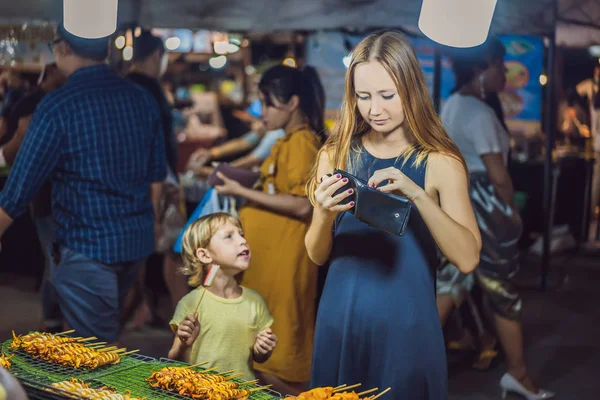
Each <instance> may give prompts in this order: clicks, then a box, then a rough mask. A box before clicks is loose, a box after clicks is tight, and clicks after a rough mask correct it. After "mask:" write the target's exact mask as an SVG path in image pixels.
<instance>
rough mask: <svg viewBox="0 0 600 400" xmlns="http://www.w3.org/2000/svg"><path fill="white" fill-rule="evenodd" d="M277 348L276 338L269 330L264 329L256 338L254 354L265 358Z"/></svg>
mask: <svg viewBox="0 0 600 400" xmlns="http://www.w3.org/2000/svg"><path fill="white" fill-rule="evenodd" d="M276 346H277V336H275V334H274V333H273V331H272V330H271V329H265V330H264V331H262V332H260V333H259V334H258V335H257V336H256V341H255V342H254V354H257V355H261V356H265V355H267V354H270V353H271V352H272V351H273V350H274V349H275V347H276Z"/></svg>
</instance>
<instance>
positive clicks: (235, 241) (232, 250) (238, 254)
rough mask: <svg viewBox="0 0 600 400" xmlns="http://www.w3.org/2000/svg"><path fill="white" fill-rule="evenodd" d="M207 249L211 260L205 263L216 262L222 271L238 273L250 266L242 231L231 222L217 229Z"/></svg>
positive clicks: (246, 243)
mask: <svg viewBox="0 0 600 400" xmlns="http://www.w3.org/2000/svg"><path fill="white" fill-rule="evenodd" d="M207 250H208V251H207V254H208V255H209V256H210V258H211V260H212V261H210V262H207V263H206V264H217V265H219V266H220V267H221V269H222V270H223V271H227V270H230V271H231V272H233V273H239V272H242V271H245V270H247V269H248V267H249V266H250V258H251V253H250V247H249V246H248V242H246V239H245V238H244V232H242V230H241V229H240V228H238V227H237V226H235V225H234V224H232V223H231V222H227V223H226V224H225V225H223V226H222V227H221V228H220V229H219V230H218V231H217V233H216V234H215V235H214V236H213V238H212V239H211V241H210V243H209V245H208V249H207ZM203 262H204V261H203Z"/></svg>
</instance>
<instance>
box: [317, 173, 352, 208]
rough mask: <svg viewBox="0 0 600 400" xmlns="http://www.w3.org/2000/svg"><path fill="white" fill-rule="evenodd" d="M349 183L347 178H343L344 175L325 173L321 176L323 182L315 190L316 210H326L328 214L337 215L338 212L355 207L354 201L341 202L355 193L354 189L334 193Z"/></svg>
mask: <svg viewBox="0 0 600 400" xmlns="http://www.w3.org/2000/svg"><path fill="white" fill-rule="evenodd" d="M347 184H348V179H347V178H342V175H340V174H336V175H331V176H329V175H324V176H323V177H322V178H321V183H320V184H319V186H317V189H316V190H315V201H316V204H315V211H320V212H325V213H327V214H332V215H336V214H338V213H341V212H344V211H348V210H349V209H351V208H352V207H354V204H355V203H354V201H351V202H350V203H348V204H340V202H341V201H342V200H344V199H345V198H347V197H348V196H351V195H352V194H354V190H353V189H349V190H346V191H344V192H342V193H339V194H338V195H336V196H334V195H333V194H334V193H335V192H336V191H337V190H339V189H340V188H342V187H344V186H345V185H347Z"/></svg>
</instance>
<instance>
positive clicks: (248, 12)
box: [0, 0, 600, 47]
mask: <svg viewBox="0 0 600 400" xmlns="http://www.w3.org/2000/svg"><path fill="white" fill-rule="evenodd" d="M558 2H559V6H558V15H559V21H558V26H557V43H558V44H559V45H560V46H569V47H587V46H589V45H591V44H598V43H600V1H597V0H558ZM553 4H554V1H553V0H528V1H524V0H499V1H498V5H497V7H496V13H495V16H494V21H493V24H492V33H493V34H532V35H546V34H548V33H550V32H552V30H553V29H554V27H553V21H552V7H553ZM119 7H120V9H119V19H120V23H121V24H127V23H139V24H141V25H143V26H152V27H162V28H191V29H211V30H222V31H238V32H246V31H256V32H269V31H277V30H284V31H288V30H323V29H340V28H346V29H358V30H360V29H372V28H392V27H401V28H403V29H405V30H407V31H411V32H415V33H417V32H418V29H417V21H418V16H419V11H420V8H421V1H420V0H251V1H248V0H204V1H203V0H169V1H165V0H120V5H119ZM61 8H62V1H61V0H19V1H13V2H8V1H5V2H1V3H0V15H1V16H2V17H0V23H24V22H32V21H34V20H37V21H47V22H50V23H54V22H56V21H57V20H59V19H60V17H61Z"/></svg>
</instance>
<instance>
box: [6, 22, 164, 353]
mask: <svg viewBox="0 0 600 400" xmlns="http://www.w3.org/2000/svg"><path fill="white" fill-rule="evenodd" d="M52 50H53V52H54V57H55V59H56V64H57V66H58V68H59V69H60V70H61V72H62V73H63V74H64V75H65V76H68V79H67V81H66V83H65V84H64V85H63V86H62V87H61V88H60V89H58V90H55V91H54V92H52V93H50V94H48V95H47V96H46V97H45V98H44V99H43V100H42V102H41V103H40V105H39V106H38V108H37V110H36V112H35V114H34V116H33V119H32V121H31V123H30V125H29V129H28V131H27V134H26V135H25V139H24V141H23V144H22V146H21V149H20V151H19V154H18V156H17V159H16V160H15V163H14V165H13V168H12V170H11V173H10V176H9V179H8V181H7V183H6V186H5V187H4V190H3V191H2V192H0V236H1V235H2V234H3V233H4V232H5V231H6V229H7V228H8V226H9V225H10V224H11V222H12V221H13V219H14V218H16V217H17V216H19V215H20V214H22V213H23V212H25V210H26V207H27V204H28V203H29V201H31V199H32V198H33V196H34V195H35V194H36V193H37V192H38V190H39V189H40V187H41V186H42V184H43V183H44V182H45V181H47V180H48V179H50V180H51V182H52V214H53V217H54V221H55V224H56V230H55V234H54V238H53V249H52V251H53V262H52V267H51V273H52V282H53V283H54V285H55V287H56V290H57V292H58V295H59V299H60V305H61V309H62V311H63V313H64V315H65V318H66V320H67V322H68V324H69V325H70V327H71V328H73V329H75V330H76V331H77V334H78V335H81V336H96V337H98V339H100V340H103V341H107V342H110V343H113V342H116V341H117V338H118V332H119V309H120V306H121V305H122V303H123V300H124V297H125V294H126V293H127V289H128V288H129V287H130V286H131V284H132V283H133V281H134V280H135V278H136V274H137V272H138V270H139V268H140V267H141V266H142V265H143V262H144V260H145V258H146V257H148V256H149V255H150V254H151V253H152V252H153V249H154V226H155V212H154V208H153V202H154V203H155V205H156V203H157V200H158V197H159V194H160V190H161V185H162V183H161V182H162V181H163V180H164V179H165V176H166V158H165V143H164V134H163V131H162V125H161V119H160V112H159V109H158V105H157V104H156V101H155V100H154V98H153V97H152V96H151V95H150V94H148V93H147V92H146V91H145V90H144V89H142V88H140V87H137V86H135V85H134V84H132V83H130V82H128V81H127V80H125V79H123V78H121V77H119V76H117V75H116V74H115V73H114V72H112V71H111V70H110V69H109V68H108V66H107V65H106V64H105V62H104V60H105V59H106V56H107V53H108V38H102V39H82V38H77V37H75V36H73V35H71V34H70V33H68V32H67V31H66V30H65V29H64V27H63V26H62V25H61V26H59V28H58V30H57V37H56V38H55V39H54V41H53V42H52Z"/></svg>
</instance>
